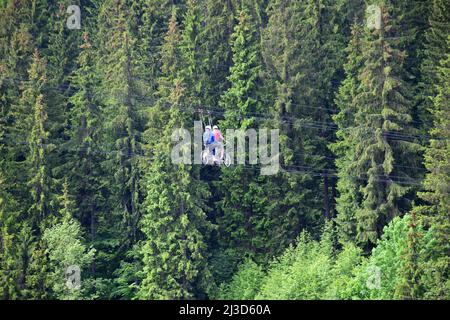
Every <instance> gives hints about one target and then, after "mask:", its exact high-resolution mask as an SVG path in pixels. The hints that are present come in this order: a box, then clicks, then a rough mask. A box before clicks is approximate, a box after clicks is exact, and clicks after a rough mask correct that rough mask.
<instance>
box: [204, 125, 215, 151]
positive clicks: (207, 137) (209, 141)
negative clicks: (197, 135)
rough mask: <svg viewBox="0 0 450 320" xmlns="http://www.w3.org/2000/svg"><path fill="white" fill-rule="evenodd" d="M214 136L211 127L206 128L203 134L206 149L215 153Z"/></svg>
mask: <svg viewBox="0 0 450 320" xmlns="http://www.w3.org/2000/svg"><path fill="white" fill-rule="evenodd" d="M213 143H214V134H213V133H212V131H211V126H206V127H205V132H204V133H203V144H204V145H205V148H208V149H209V151H210V152H212V151H213V146H212V145H213Z"/></svg>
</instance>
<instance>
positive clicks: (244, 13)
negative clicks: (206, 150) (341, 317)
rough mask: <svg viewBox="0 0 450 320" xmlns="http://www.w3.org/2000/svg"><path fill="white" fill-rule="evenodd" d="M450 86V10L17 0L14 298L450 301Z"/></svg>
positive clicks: (5, 15) (6, 256) (8, 214)
mask: <svg viewBox="0 0 450 320" xmlns="http://www.w3.org/2000/svg"><path fill="white" fill-rule="evenodd" d="M372 4H376V5H378V6H379V8H380V9H381V25H380V28H375V29H373V28H370V29H369V27H368V25H367V18H368V17H367V14H366V8H367V7H368V6H369V5H372ZM69 5H78V6H79V7H80V8H81V29H79V30H76V29H75V30H74V29H69V28H68V27H67V26H66V22H67V20H68V19H69V17H70V14H68V13H67V8H68V6H69ZM449 83H450V5H449V2H448V1H445V0H373V1H363V0H297V1H293V0H221V1H218V0H186V1H181V0H180V1H177V0H172V1H168V0H134V1H131V0H105V1H100V0H92V1H78V0H70V1H69V0H67V1H66V0H62V1H56V0H55V1H50V0H48V1H47V0H33V1H32V0H2V1H0V297H1V298H2V299H449V298H450V282H449V262H450V258H449V250H450V242H449V238H448V237H449V234H450V232H449V231H450V220H449V219H450V215H449V211H450V210H449V209H450V196H449V193H450V162H449V160H450V142H449V141H450V140H449V139H450V117H449V111H450V107H449V97H450V86H449ZM200 110H203V113H202V112H201V111H200ZM202 114H203V115H204V116H205V117H206V115H209V118H210V119H211V120H212V121H213V123H214V124H218V125H219V126H220V128H221V129H222V131H223V132H226V129H227V128H233V129H239V128H240V129H248V128H255V129H258V128H273V129H279V130H280V152H281V155H280V163H281V166H282V168H283V169H282V170H281V171H280V172H279V173H278V174H276V175H273V176H265V175H261V173H260V167H259V166H257V165H256V166H255V165H249V164H246V165H235V166H231V167H230V168H224V167H219V166H201V165H174V164H172V162H171V160H170V152H171V148H172V145H173V144H172V141H171V134H172V131H173V129H174V128H178V127H184V128H187V129H189V130H190V131H191V132H192V130H193V121H194V120H197V121H198V120H200V119H201V116H202ZM72 265H77V266H79V267H80V268H81V278H82V284H81V289H79V290H73V289H69V288H68V287H67V286H66V274H65V273H66V269H67V268H68V267H69V266H72Z"/></svg>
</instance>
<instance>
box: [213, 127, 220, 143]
mask: <svg viewBox="0 0 450 320" xmlns="http://www.w3.org/2000/svg"><path fill="white" fill-rule="evenodd" d="M220 140H222V132H220V130H219V129H216V130H214V141H216V142H220Z"/></svg>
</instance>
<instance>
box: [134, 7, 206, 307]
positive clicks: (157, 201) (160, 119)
mask: <svg viewBox="0 0 450 320" xmlns="http://www.w3.org/2000/svg"><path fill="white" fill-rule="evenodd" d="M180 42H181V35H180V31H179V28H178V26H177V14H176V10H175V9H174V10H173V12H172V17H171V19H170V22H169V28H168V31H167V34H166V37H165V41H164V45H163V47H162V48H161V54H162V62H163V63H162V70H161V71H162V72H161V77H160V79H159V89H158V101H157V103H156V105H155V106H154V107H153V108H152V110H151V114H150V121H153V122H151V123H150V127H149V130H147V132H146V138H147V139H148V143H149V145H151V146H152V149H151V155H152V161H151V164H150V166H149V168H148V169H147V170H148V171H147V173H146V178H145V182H146V185H145V186H146V198H145V202H144V206H145V210H146V213H145V216H144V218H143V225H142V232H143V233H144V234H145V236H146V239H145V244H144V246H143V248H142V253H143V256H144V258H143V262H144V273H145V277H144V279H143V281H142V284H141V287H140V289H139V297H141V298H145V299H182V298H193V297H197V296H199V295H200V296H201V294H202V292H205V291H206V290H208V286H210V283H208V282H209V281H210V279H209V276H208V274H209V271H208V267H207V255H206V243H205V233H208V232H209V231H210V229H211V225H210V223H209V222H208V221H207V220H206V214H205V210H206V205H205V198H206V197H207V196H208V191H207V189H206V188H205V185H204V183H202V182H201V181H199V179H198V176H195V171H193V169H192V167H191V166H190V165H186V164H179V165H176V164H173V163H171V160H170V154H171V151H170V147H171V135H172V132H173V130H175V129H177V128H187V126H188V125H189V124H190V120H191V115H192V113H190V112H189V108H190V106H189V104H187V101H189V100H186V99H185V94H184V90H185V87H184V82H183V79H182V78H181V76H180V74H181V70H182V68H183V64H182V63H183V59H182V54H181V52H180ZM163 111H166V112H163Z"/></svg>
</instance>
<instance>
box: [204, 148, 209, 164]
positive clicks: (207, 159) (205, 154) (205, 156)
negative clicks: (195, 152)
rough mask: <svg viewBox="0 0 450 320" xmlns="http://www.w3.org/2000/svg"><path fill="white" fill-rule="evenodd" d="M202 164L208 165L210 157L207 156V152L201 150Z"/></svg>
mask: <svg viewBox="0 0 450 320" xmlns="http://www.w3.org/2000/svg"><path fill="white" fill-rule="evenodd" d="M202 163H203V164H205V165H209V164H210V156H209V152H208V150H203V151H202Z"/></svg>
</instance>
